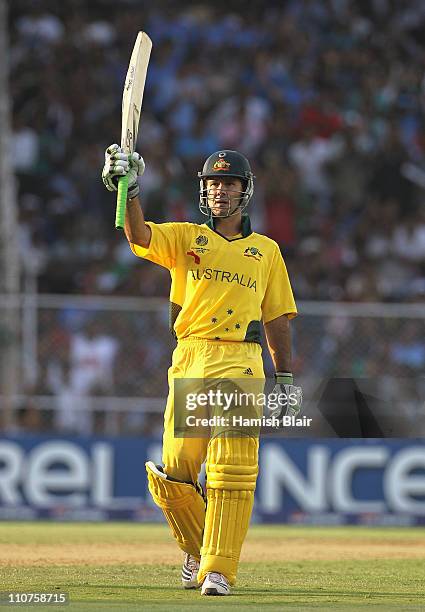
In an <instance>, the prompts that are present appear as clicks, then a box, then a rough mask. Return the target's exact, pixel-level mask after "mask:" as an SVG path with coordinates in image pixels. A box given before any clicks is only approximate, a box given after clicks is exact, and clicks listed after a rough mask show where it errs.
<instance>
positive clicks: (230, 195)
mask: <svg viewBox="0 0 425 612" xmlns="http://www.w3.org/2000/svg"><path fill="white" fill-rule="evenodd" d="M206 186H207V198H208V206H209V207H210V209H211V212H212V214H213V215H214V216H215V217H228V216H229V215H231V214H232V213H233V212H234V211H235V210H236V208H237V207H238V205H239V203H240V200H241V196H242V191H243V189H242V181H241V180H240V179H238V178H234V177H232V176H229V177H228V178H225V177H217V178H216V179H207V185H206Z"/></svg>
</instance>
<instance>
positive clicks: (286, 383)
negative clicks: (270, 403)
mask: <svg viewBox="0 0 425 612" xmlns="http://www.w3.org/2000/svg"><path fill="white" fill-rule="evenodd" d="M274 377H275V381H276V384H275V386H274V388H273V391H272V393H273V394H274V396H275V397H278V398H279V400H278V402H277V403H278V406H277V407H273V409H271V410H268V416H270V417H276V418H278V419H280V418H282V417H283V416H297V415H298V414H299V412H300V411H301V405H302V402H303V392H302V389H301V387H296V386H295V385H294V377H293V376H292V374H291V373H290V372H276V374H275V375H274Z"/></svg>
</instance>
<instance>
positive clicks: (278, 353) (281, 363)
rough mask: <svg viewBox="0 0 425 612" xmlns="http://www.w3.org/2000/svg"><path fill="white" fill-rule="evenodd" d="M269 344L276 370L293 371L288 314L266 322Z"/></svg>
mask: <svg viewBox="0 0 425 612" xmlns="http://www.w3.org/2000/svg"><path fill="white" fill-rule="evenodd" d="M264 330H265V332H266V339H267V344H268V347H269V351H270V355H271V358H272V361H273V364H274V367H275V370H276V372H292V362H291V331H290V328H289V320H288V317H287V316H286V315H282V316H281V317H277V319H273V321H269V322H268V323H265V324H264Z"/></svg>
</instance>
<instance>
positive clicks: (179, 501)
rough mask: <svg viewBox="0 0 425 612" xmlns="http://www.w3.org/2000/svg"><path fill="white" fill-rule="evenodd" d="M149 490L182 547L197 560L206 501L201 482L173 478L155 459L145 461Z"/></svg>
mask: <svg viewBox="0 0 425 612" xmlns="http://www.w3.org/2000/svg"><path fill="white" fill-rule="evenodd" d="M145 465H146V471H147V473H148V483H149V491H150V493H151V495H152V498H153V500H154V502H155V503H156V505H157V506H159V507H160V508H161V510H162V511H163V512H164V515H165V518H166V519H167V521H168V524H169V525H170V527H171V531H172V532H173V535H174V537H175V538H176V540H177V544H178V545H179V546H180V548H181V549H182V550H183V551H184V552H186V553H189V554H191V555H193V556H194V557H196V558H197V559H198V560H199V558H200V549H201V545H202V533H203V530H204V523H205V500H204V498H203V496H202V494H201V491H202V489H201V486H200V485H199V484H196V485H195V484H190V483H187V482H181V481H179V480H176V479H175V478H172V479H170V477H169V476H167V474H165V473H164V472H162V471H161V469H160V468H158V467H157V466H156V465H155V464H154V463H153V462H152V461H148V462H147V463H146V464H145Z"/></svg>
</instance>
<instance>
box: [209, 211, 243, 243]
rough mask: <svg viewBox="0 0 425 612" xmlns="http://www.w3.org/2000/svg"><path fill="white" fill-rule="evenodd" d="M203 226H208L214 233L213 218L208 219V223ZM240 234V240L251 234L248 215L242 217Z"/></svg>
mask: <svg viewBox="0 0 425 612" xmlns="http://www.w3.org/2000/svg"><path fill="white" fill-rule="evenodd" d="M205 225H208V227H209V228H210V229H212V230H214V231H215V232H216V231H217V230H216V229H215V227H214V219H213V217H210V218H209V219H208V221H207V222H206V223H205ZM241 234H242V238H246V237H247V236H249V235H250V234H252V229H251V220H250V218H249V217H248V215H242V227H241Z"/></svg>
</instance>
